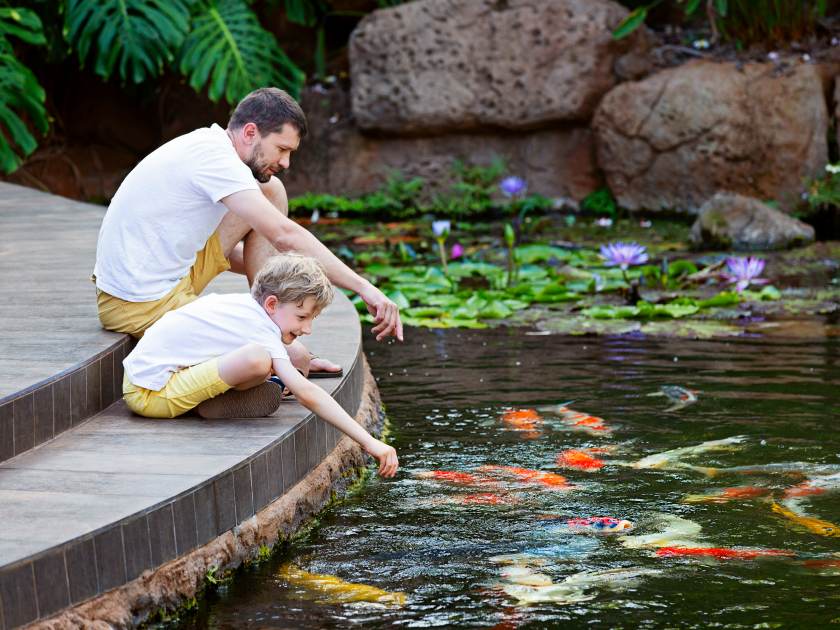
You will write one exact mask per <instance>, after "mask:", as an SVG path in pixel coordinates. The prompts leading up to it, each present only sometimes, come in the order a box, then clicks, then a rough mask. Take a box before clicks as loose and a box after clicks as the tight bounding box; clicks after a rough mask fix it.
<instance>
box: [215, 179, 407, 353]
mask: <svg viewBox="0 0 840 630" xmlns="http://www.w3.org/2000/svg"><path fill="white" fill-rule="evenodd" d="M221 201H222V203H223V204H224V205H225V206H226V207H227V208H228V210H230V211H231V212H233V213H235V214H236V215H238V216H239V217H241V218H242V219H243V220H244V221H246V222H247V223H248V225H250V226H251V227H252V228H253V229H254V230H256V231H257V233H259V234H260V235H262V236H263V237H264V238H265V239H266V240H268V242H269V243H271V244H272V245H273V246H274V248H275V249H277V251H279V252H285V251H295V252H299V253H302V254H306V255H308V256H312V257H314V258H317V259H318V260H319V261H320V262H321V263H322V264H323V265H324V268H325V269H326V270H327V277H329V279H330V280H331V281H332V282H333V283H334V284H336V285H338V286H339V287H341V288H343V289H349V290H350V291H353V292H354V293H357V294H358V295H359V296H360V297H361V298H362V299H363V300H364V302H365V304H366V305H367V308H368V311H369V312H370V314H371V315H373V317H374V327H373V334H374V335H376V340H377V341H380V340H381V339H383V338H385V337H387V336H388V335H394V336H396V338H397V339H399V340H400V341H402V340H403V329H402V321H400V312H399V307H398V306H397V305H396V304H394V302H393V301H392V300H389V299H388V298H387V297H386V296H385V294H384V293H382V291H380V290H379V289H377V288H376V287H375V286H373V284H371V283H370V282H368V281H367V280H365V279H364V278H362V277H361V276H360V275H359V274H357V273H356V272H355V271H353V270H352V269H350V267H348V266H347V265H345V264H344V263H343V262H341V260H340V259H339V258H338V257H337V256H336V255H335V254H333V253H332V252H331V251H330V250H329V249H328V248H327V247H326V246H325V245H324V244H323V243H321V241H319V240H318V239H317V238H315V236H314V235H313V234H312V233H311V232H310V231H309V230H307V229H305V228H303V227H301V226H300V225H298V224H297V223H295V222H294V221H292V220H291V219H289V218H288V217H287V216H285V215H283V214H282V213H281V212H278V211H277V209H276V208H275V207H274V206H273V205H272V204H271V202H270V201H268V199H266V197H265V195H263V194H262V193H261V192H260V191H258V190H242V191H239V192H236V193H233V194H232V195H228V196H227V197H224V198H223V199H222V200H221Z"/></svg>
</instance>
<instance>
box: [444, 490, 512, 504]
mask: <svg viewBox="0 0 840 630" xmlns="http://www.w3.org/2000/svg"><path fill="white" fill-rule="evenodd" d="M455 501H456V502H457V503H460V504H461V505H514V504H516V503H518V502H519V501H518V500H517V499H516V498H515V497H512V496H503V495H499V494H495V493H493V492H478V493H475V494H465V495H463V496H460V497H455Z"/></svg>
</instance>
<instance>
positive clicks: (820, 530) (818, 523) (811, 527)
mask: <svg viewBox="0 0 840 630" xmlns="http://www.w3.org/2000/svg"><path fill="white" fill-rule="evenodd" d="M772 505H773V511H774V512H775V513H776V514H779V515H780V516H783V517H785V518H786V519H788V520H789V521H791V522H793V523H796V524H797V525H799V526H801V527H804V528H805V529H807V530H808V531H809V532H813V533H815V534H819V535H820V536H830V537H832V538H840V525H835V524H834V523H829V522H828V521H823V520H821V519H818V518H814V517H812V516H801V515H799V514H797V513H796V512H794V511H793V510H790V509H788V508H786V507H784V506H783V505H779V504H778V503H776V502H775V501H774V502H773V503H772Z"/></svg>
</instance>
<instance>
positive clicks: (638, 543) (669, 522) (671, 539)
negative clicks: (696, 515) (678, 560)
mask: <svg viewBox="0 0 840 630" xmlns="http://www.w3.org/2000/svg"><path fill="white" fill-rule="evenodd" d="M657 522H658V524H659V525H660V526H661V527H662V529H661V530H660V531H658V532H655V533H652V534H643V535H638V536H624V537H622V538H621V544H622V545H623V546H625V547H627V548H628V549H645V548H657V547H697V546H699V545H698V544H697V542H695V541H694V540H693V539H694V537H695V536H697V535H699V534H700V531H701V529H702V528H701V527H700V525H698V524H697V523H695V522H694V521H690V520H688V519H686V518H682V517H680V516H674V515H673V514H660V515H659V516H658V518H657Z"/></svg>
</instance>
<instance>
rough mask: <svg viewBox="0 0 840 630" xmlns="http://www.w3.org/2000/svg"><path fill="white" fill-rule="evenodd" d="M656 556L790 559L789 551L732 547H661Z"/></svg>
mask: <svg viewBox="0 0 840 630" xmlns="http://www.w3.org/2000/svg"><path fill="white" fill-rule="evenodd" d="M656 555H657V556H660V557H663V558H676V557H700V558H716V559H718V560H754V559H756V558H763V557H790V556H795V555H796V552H795V551H788V550H787V549H735V548H732V547H660V548H659V549H657V550H656Z"/></svg>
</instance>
